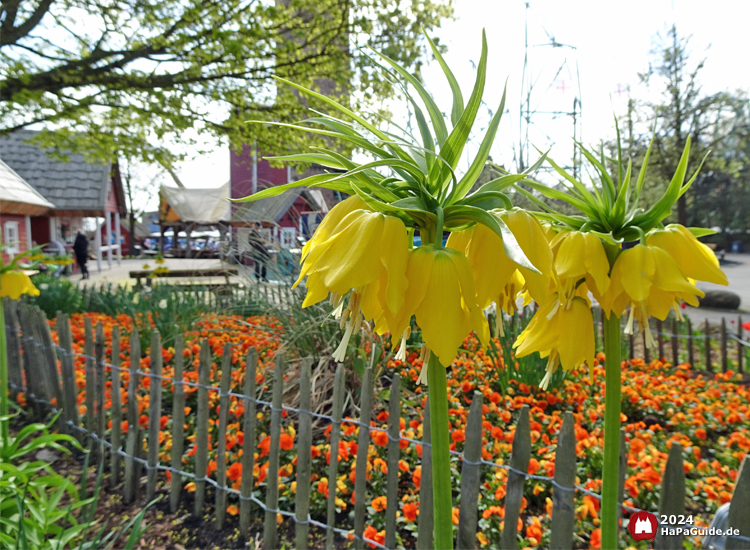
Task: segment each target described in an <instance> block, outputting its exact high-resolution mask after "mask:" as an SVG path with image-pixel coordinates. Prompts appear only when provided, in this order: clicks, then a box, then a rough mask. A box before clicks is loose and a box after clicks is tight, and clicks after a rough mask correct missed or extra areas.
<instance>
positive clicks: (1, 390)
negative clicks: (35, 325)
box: [0, 298, 10, 447]
mask: <svg viewBox="0 0 750 550" xmlns="http://www.w3.org/2000/svg"><path fill="white" fill-rule="evenodd" d="M8 399H10V393H9V391H8V343H7V342H6V341H5V306H4V305H3V299H2V298H0V417H2V419H0V442H2V446H3V447H5V446H6V444H7V443H8V435H9V431H8V422H9V420H8V419H7V418H5V417H7V416H8Z"/></svg>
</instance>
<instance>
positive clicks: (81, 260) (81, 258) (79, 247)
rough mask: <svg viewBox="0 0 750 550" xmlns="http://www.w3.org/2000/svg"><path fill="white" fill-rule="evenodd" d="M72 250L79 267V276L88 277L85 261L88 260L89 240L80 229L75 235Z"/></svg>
mask: <svg viewBox="0 0 750 550" xmlns="http://www.w3.org/2000/svg"><path fill="white" fill-rule="evenodd" d="M73 252H74V253H75V255H76V262H78V267H79V268H80V269H81V278H82V279H88V278H89V268H88V267H87V266H86V262H88V261H89V240H88V239H87V238H86V235H84V233H83V231H81V230H80V229H79V230H78V235H76V240H75V242H74V243H73Z"/></svg>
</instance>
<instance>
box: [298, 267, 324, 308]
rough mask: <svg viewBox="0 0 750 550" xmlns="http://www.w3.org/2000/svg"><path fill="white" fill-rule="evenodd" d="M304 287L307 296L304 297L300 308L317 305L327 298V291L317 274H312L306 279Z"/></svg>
mask: <svg viewBox="0 0 750 550" xmlns="http://www.w3.org/2000/svg"><path fill="white" fill-rule="evenodd" d="M305 286H306V287H307V294H306V295H305V300H304V301H303V302H302V307H308V306H311V305H313V304H317V303H318V302H322V301H323V300H325V299H326V298H328V289H327V288H326V287H325V285H324V284H323V281H321V279H320V275H318V274H317V273H313V274H312V275H310V276H309V277H308V278H307V283H306V284H305Z"/></svg>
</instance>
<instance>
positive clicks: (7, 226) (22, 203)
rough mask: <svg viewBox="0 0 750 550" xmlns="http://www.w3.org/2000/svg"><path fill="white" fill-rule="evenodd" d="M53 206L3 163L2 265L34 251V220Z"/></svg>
mask: <svg viewBox="0 0 750 550" xmlns="http://www.w3.org/2000/svg"><path fill="white" fill-rule="evenodd" d="M51 208H54V205H53V204H52V203H51V202H49V201H48V200H47V199H45V198H44V197H42V196H41V195H40V194H39V193H38V192H37V191H36V190H34V188H33V187H31V185H29V184H28V183H26V182H25V181H24V180H23V178H21V176H19V175H18V174H16V173H15V172H14V171H13V169H11V168H10V167H9V166H8V165H7V164H5V163H4V162H3V161H2V160H0V230H2V232H3V239H2V243H3V244H4V245H7V246H6V247H5V248H4V249H3V251H2V258H3V263H7V262H9V261H10V260H12V259H13V257H14V256H15V255H16V254H20V253H21V252H25V251H27V250H29V249H30V248H31V247H32V237H31V217H32V216H35V217H36V216H44V215H45V214H46V213H47V212H49V211H50V209H51Z"/></svg>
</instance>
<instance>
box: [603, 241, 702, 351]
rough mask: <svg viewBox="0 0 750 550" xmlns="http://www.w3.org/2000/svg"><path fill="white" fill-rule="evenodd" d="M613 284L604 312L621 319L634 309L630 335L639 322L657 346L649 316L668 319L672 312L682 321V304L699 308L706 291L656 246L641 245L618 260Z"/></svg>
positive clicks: (649, 342) (626, 251)
mask: <svg viewBox="0 0 750 550" xmlns="http://www.w3.org/2000/svg"><path fill="white" fill-rule="evenodd" d="M610 279H611V284H610V287H609V289H608V291H607V293H606V294H605V295H604V296H603V297H602V300H601V305H602V309H603V310H604V311H605V312H606V313H607V315H609V314H610V313H614V314H615V315H616V316H618V317H619V316H621V315H622V314H623V313H624V312H625V308H626V307H627V306H630V317H629V319H628V322H627V325H626V327H625V333H626V334H632V333H633V322H634V321H638V324H639V325H640V329H641V330H642V331H645V334H646V343H647V344H648V345H649V347H653V346H654V345H655V344H654V341H653V338H652V336H651V332H650V330H649V324H648V320H649V317H656V318H657V319H660V320H662V321H663V320H664V319H666V318H667V315H668V314H669V310H670V309H674V310H675V313H676V314H677V316H678V318H681V317H682V314H681V312H680V305H679V304H680V301H682V300H684V301H686V302H688V303H690V304H692V305H697V299H696V297H697V296H703V292H702V291H701V290H699V289H698V288H696V287H695V285H693V284H692V283H691V282H690V281H688V279H687V278H686V277H685V276H684V275H683V274H682V271H680V268H679V267H678V265H677V264H676V263H675V261H674V260H673V259H672V257H671V256H670V255H669V254H668V253H667V252H666V251H664V250H662V249H661V248H659V247H656V246H646V245H643V244H637V245H635V246H634V247H633V248H630V249H628V250H624V251H623V252H622V253H621V254H620V255H619V256H618V257H617V260H616V261H615V265H614V266H613V267H612V273H611V276H610Z"/></svg>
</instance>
